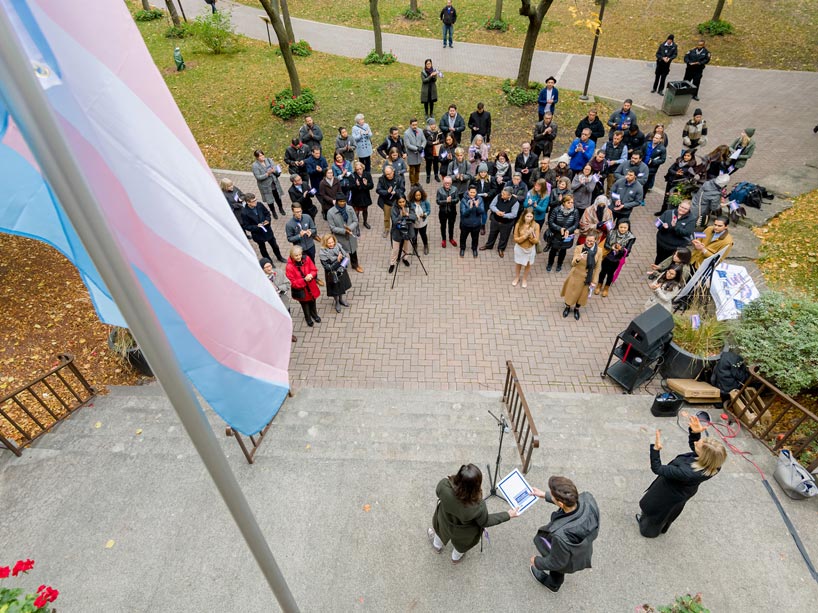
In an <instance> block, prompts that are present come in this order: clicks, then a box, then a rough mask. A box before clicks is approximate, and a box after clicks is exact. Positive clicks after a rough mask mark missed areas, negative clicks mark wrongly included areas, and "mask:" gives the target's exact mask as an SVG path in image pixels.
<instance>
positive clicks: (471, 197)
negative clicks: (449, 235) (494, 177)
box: [460, 185, 486, 258]
mask: <svg viewBox="0 0 818 613" xmlns="http://www.w3.org/2000/svg"><path fill="white" fill-rule="evenodd" d="M485 213H486V205H485V203H484V202H483V199H482V198H481V197H480V196H478V195H477V186H475V185H470V186H469V190H468V192H466V194H465V195H464V196H463V199H462V200H461V201H460V257H461V258H462V257H463V256H465V254H466V239H467V238H468V237H471V253H472V255H473V256H474V257H477V242H478V241H479V240H480V227H481V226H482V225H483V215H485Z"/></svg>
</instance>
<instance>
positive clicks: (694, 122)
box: [682, 108, 707, 154]
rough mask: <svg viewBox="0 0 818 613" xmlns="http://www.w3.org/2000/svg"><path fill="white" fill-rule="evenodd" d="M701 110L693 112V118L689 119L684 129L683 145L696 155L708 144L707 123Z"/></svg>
mask: <svg viewBox="0 0 818 613" xmlns="http://www.w3.org/2000/svg"><path fill="white" fill-rule="evenodd" d="M702 115H703V113H702V110H701V109H698V108H697V109H695V110H694V111H693V118H692V119H688V120H687V123H686V124H685V127H684V128H682V144H683V145H684V147H685V148H684V149H683V150H682V154H684V152H685V150H687V151H690V152H691V153H695V152H696V149H698V148H699V147H704V146H705V145H706V144H707V122H706V121H705V120H704V118H703V117H702Z"/></svg>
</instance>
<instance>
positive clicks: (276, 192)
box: [253, 149, 286, 219]
mask: <svg viewBox="0 0 818 613" xmlns="http://www.w3.org/2000/svg"><path fill="white" fill-rule="evenodd" d="M253 156H254V157H255V158H256V160H255V162H253V176H254V177H255V178H256V185H258V191H259V192H260V193H261V201H262V202H263V203H264V204H266V205H267V206H268V207H270V212H271V213H272V214H273V215H274V216H275V212H276V210H275V208H274V207H273V202H275V203H276V204H277V205H278V210H279V211H281V214H282V215H286V213H285V212H284V207H283V206H282V204H281V196H282V195H283V194H284V190H283V189H281V183H279V182H278V178H279V177H280V176H281V166H280V165H278V164H274V163H273V160H271V159H270V158H268V157H265V155H264V152H263V151H262V150H261V149H256V150H255V151H253ZM276 219H278V218H277V217H276Z"/></svg>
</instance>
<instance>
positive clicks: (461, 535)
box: [426, 464, 518, 564]
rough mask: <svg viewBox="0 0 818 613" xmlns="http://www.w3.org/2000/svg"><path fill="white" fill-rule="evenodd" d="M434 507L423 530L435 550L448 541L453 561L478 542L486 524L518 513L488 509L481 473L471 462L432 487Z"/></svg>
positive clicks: (494, 522) (494, 524) (458, 559)
mask: <svg viewBox="0 0 818 613" xmlns="http://www.w3.org/2000/svg"><path fill="white" fill-rule="evenodd" d="M435 492H436V494H437V498H438V502H437V508H435V512H434V515H433V516H432V526H434V527H433V528H429V529H428V530H427V531H426V533H427V535H428V536H429V542H430V543H431V545H432V549H434V551H435V553H441V552H442V551H443V548H444V547H445V546H446V545H447V544H448V543H449V541H451V543H452V563H453V564H458V563H460V561H461V560H462V559H463V556H464V555H466V552H467V551H468V550H469V549H471V548H472V547H474V546H475V545H477V543H479V542H480V536H481V535H482V534H483V530H484V529H485V528H490V527H491V526H496V525H497V524H501V523H503V522H506V521H508V520H509V519H511V518H512V517H517V516H518V514H517V510H516V509H511V510H510V511H501V512H500V513H489V512H488V509H487V508H486V503H485V501H484V500H483V473H481V472H480V469H479V468H477V466H475V465H474V464H464V465H463V466H461V467H460V470H458V471H457V474H455V475H452V476H450V477H444V478H443V479H441V480H440V482H438V484H437V488H436V490H435Z"/></svg>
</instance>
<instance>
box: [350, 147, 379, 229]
mask: <svg viewBox="0 0 818 613" xmlns="http://www.w3.org/2000/svg"><path fill="white" fill-rule="evenodd" d="M353 167H354V168H355V172H353V173H352V177H351V178H350V186H349V204H350V205H351V206H352V208H353V209H355V213H356V214H357V213H363V216H364V228H366V229H367V230H369V229H370V228H371V227H372V226H370V225H369V207H370V206H372V195H371V194H370V193H369V192H371V191H372V188H373V187H375V184H374V183H373V181H372V175H371V174H369V173H368V172H367V171H366V169H365V168H364V165H363V164H362V163H361V162H355V164H353Z"/></svg>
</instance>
